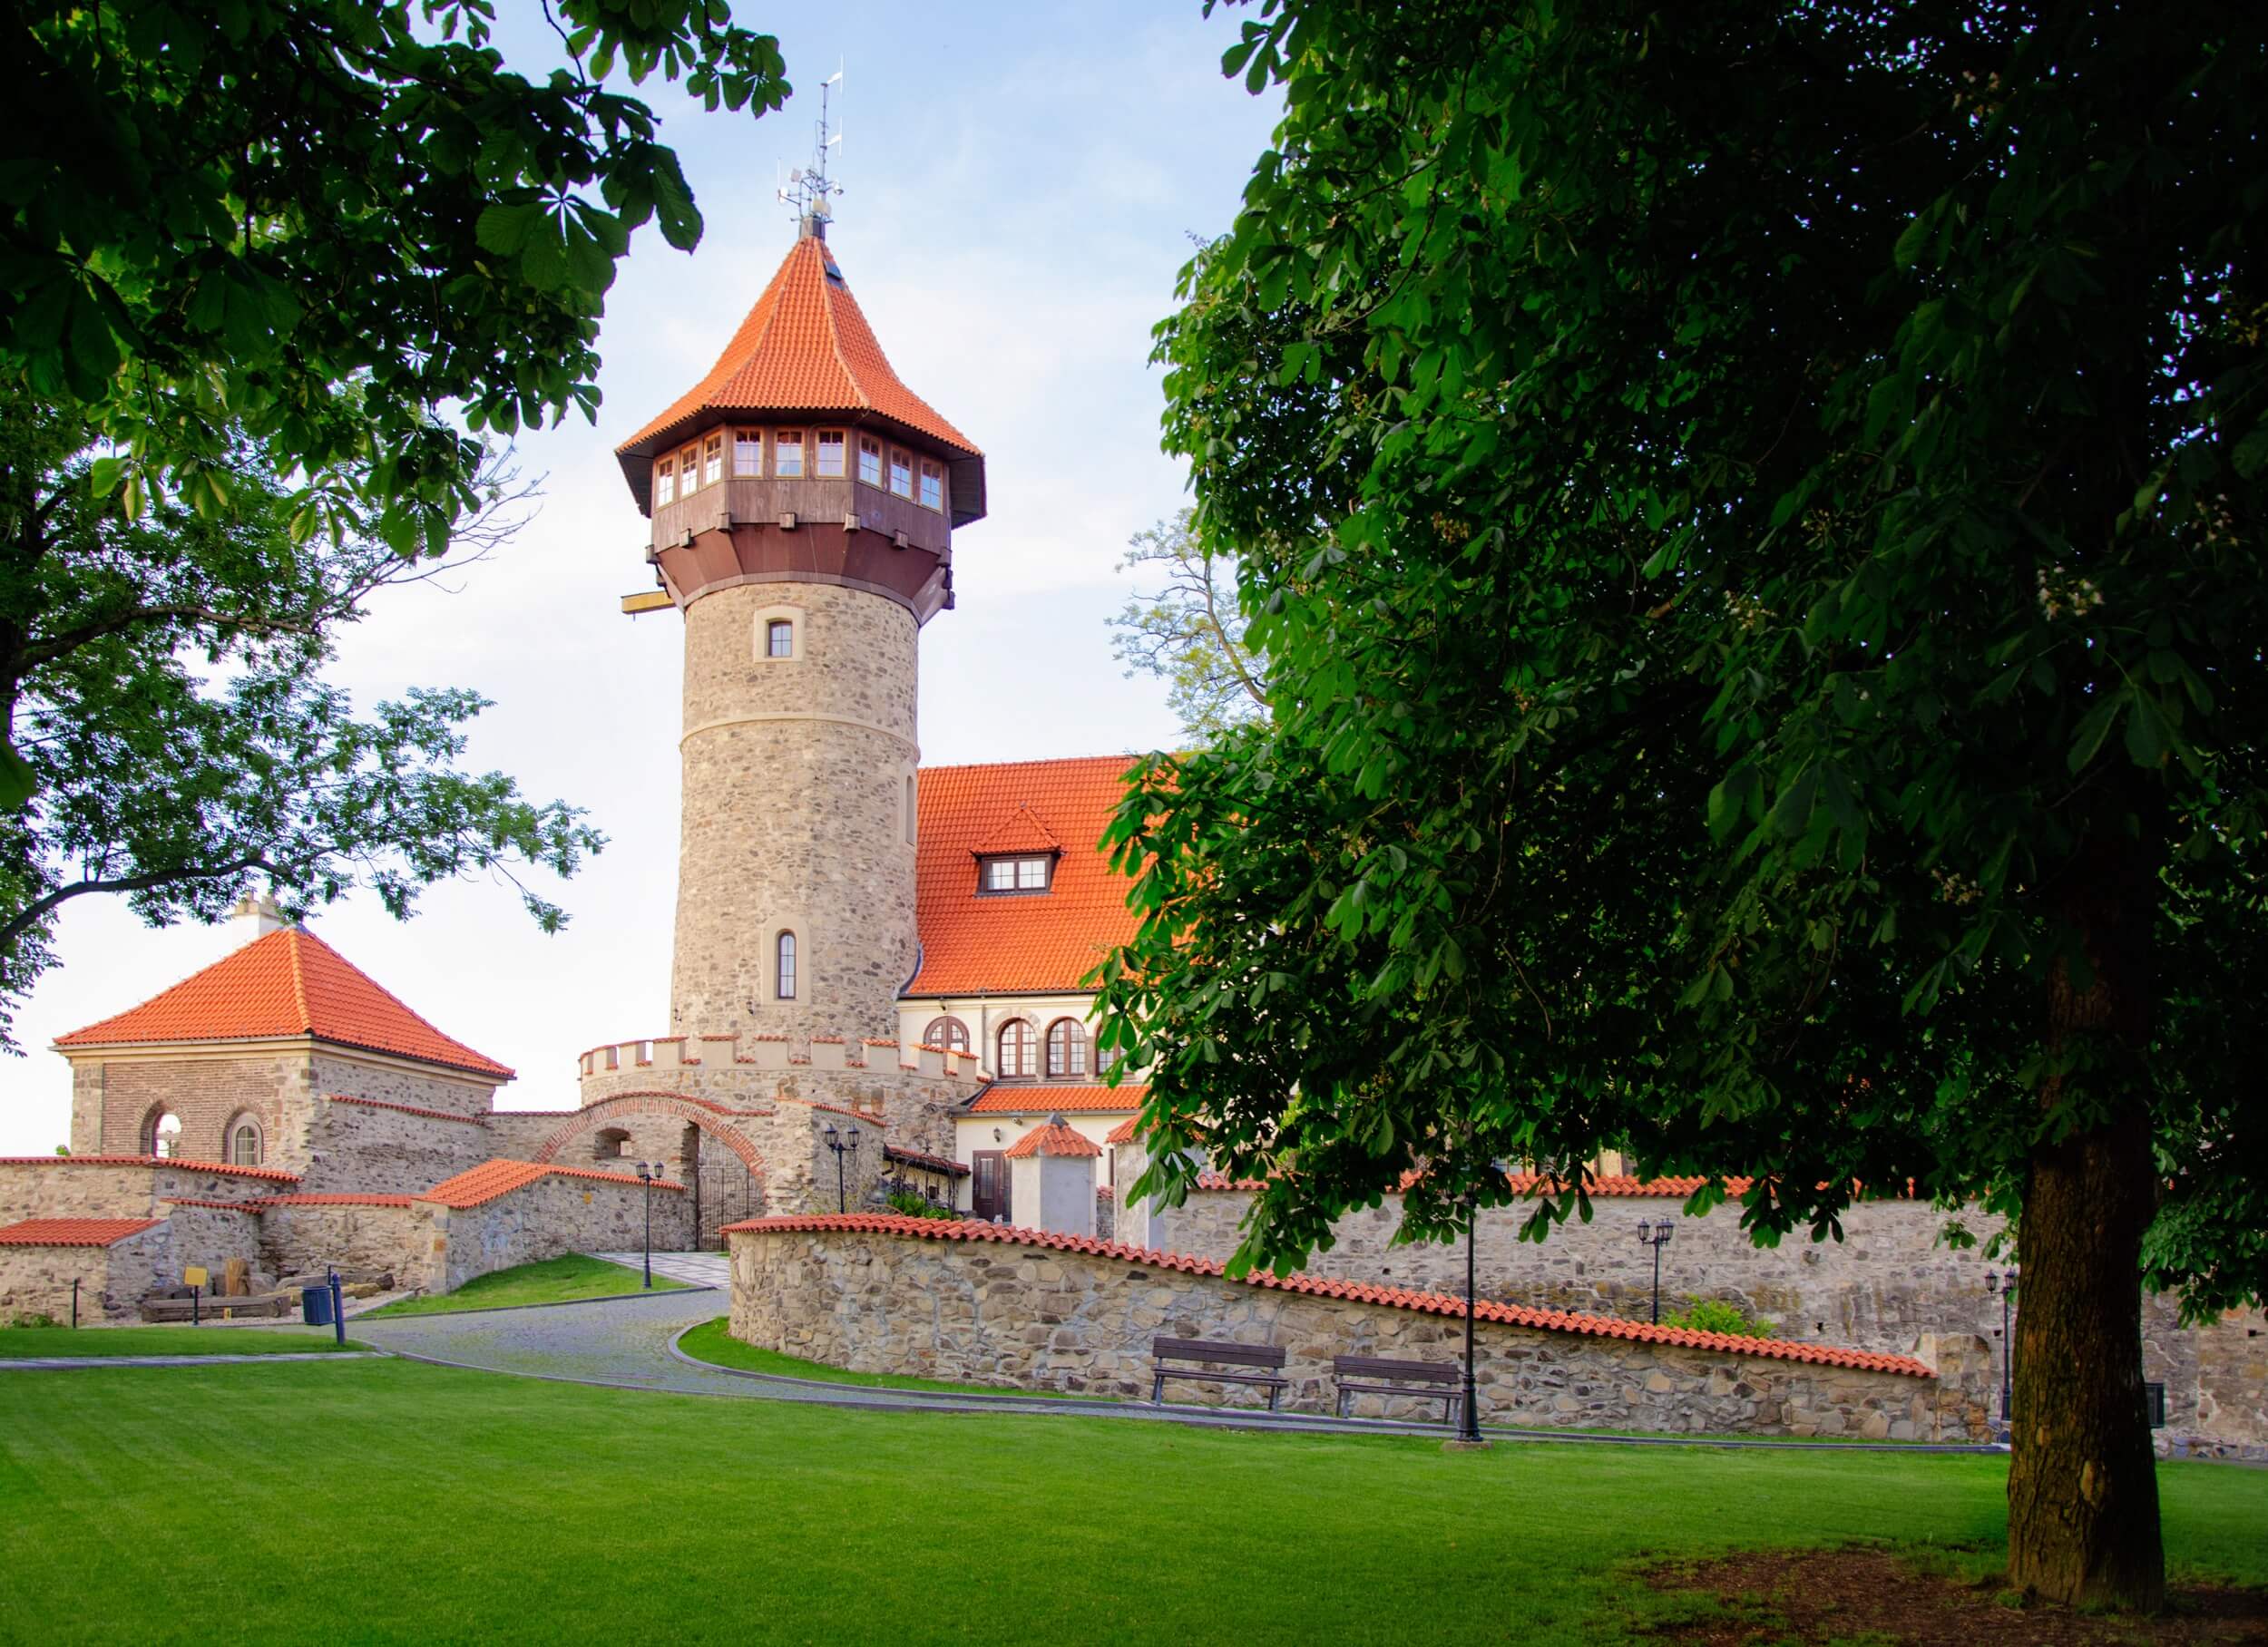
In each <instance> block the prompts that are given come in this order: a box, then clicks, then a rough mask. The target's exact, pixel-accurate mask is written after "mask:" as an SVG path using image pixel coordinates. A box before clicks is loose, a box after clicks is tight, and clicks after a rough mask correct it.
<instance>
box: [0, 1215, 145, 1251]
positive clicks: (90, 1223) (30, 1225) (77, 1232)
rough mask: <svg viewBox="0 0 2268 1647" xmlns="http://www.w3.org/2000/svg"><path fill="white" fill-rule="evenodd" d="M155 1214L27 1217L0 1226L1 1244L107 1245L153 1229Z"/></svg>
mask: <svg viewBox="0 0 2268 1647" xmlns="http://www.w3.org/2000/svg"><path fill="white" fill-rule="evenodd" d="M161 1222H162V1221H161V1220H160V1219H156V1218H26V1219H24V1220H23V1221H21V1222H20V1223H12V1224H10V1225H8V1226H7V1228H5V1229H0V1247H108V1246H114V1245H116V1244H117V1243H120V1242H122V1241H123V1240H125V1239H126V1237H127V1236H129V1235H139V1234H141V1233H142V1231H144V1230H149V1229H154V1228H156V1227H157V1225H158V1224H159V1223H161Z"/></svg>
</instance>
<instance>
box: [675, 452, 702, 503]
mask: <svg viewBox="0 0 2268 1647" xmlns="http://www.w3.org/2000/svg"><path fill="white" fill-rule="evenodd" d="M700 477H701V449H700V448H699V446H688V447H687V448H686V449H685V450H684V451H682V452H680V453H678V491H679V494H680V495H682V496H684V497H691V496H692V495H693V492H694V489H695V488H696V487H698V486H699V484H700V483H701V479H700Z"/></svg>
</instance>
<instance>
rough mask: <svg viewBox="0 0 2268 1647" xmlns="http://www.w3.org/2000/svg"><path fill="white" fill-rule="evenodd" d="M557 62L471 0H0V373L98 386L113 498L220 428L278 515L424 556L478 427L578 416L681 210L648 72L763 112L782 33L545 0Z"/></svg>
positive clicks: (216, 493)
mask: <svg viewBox="0 0 2268 1647" xmlns="http://www.w3.org/2000/svg"><path fill="white" fill-rule="evenodd" d="M543 13H544V15H545V16H546V17H547V18H548V19H550V20H551V21H552V25H553V27H554V29H555V30H556V31H557V32H558V34H559V37H560V40H561V44H562V52H563V54H564V56H565V58H566V60H567V63H568V66H566V67H563V68H560V69H555V70H552V71H551V72H549V73H539V74H537V75H535V76H533V77H530V76H528V75H526V74H523V73H515V72H513V70H512V69H511V68H510V67H508V66H507V65H506V63H504V61H503V54H501V53H500V52H499V51H498V50H497V49H496V48H495V47H494V44H492V43H491V38H490V24H491V21H492V19H493V17H494V6H493V5H491V4H490V0H230V4H227V5H192V4H181V3H178V0H107V3H106V4H104V5H42V4H33V3H19V4H15V5H8V6H6V7H5V8H0V63H5V69H0V86H5V92H6V96H7V103H8V110H9V116H10V121H11V127H12V132H13V136H12V137H11V140H10V144H9V151H10V152H9V158H8V160H7V161H6V163H5V165H4V166H0V205H4V206H5V217H0V371H5V373H6V374H7V375H10V376H12V377H15V378H18V379H20V380H21V381H22V382H23V383H24V384H25V385H28V386H29V387H30V389H31V390H32V391H33V392H34V394H36V395H40V396H42V397H43V398H46V399H51V400H52V399H63V398H68V399H71V400H73V401H76V402H77V403H78V404H81V405H82V406H83V407H84V408H85V409H86V413H87V415H88V416H89V417H90V419H92V421H93V423H94V424H95V426H96V428H97V429H98V431H99V432H100V433H102V434H104V435H106V436H108V437H109V438H110V439H111V440H112V441H113V442H115V443H117V444H118V446H119V448H120V450H119V452H118V453H117V454H116V456H115V458H114V461H112V462H111V463H106V464H105V465H104V467H103V470H102V471H101V472H100V473H99V474H98V477H97V478H98V482H99V483H100V484H103V485H104V486H112V485H122V487H123V490H124V495H125V497H126V500H127V503H128V507H129V509H130V511H131V510H138V509H139V508H140V507H141V506H142V501H143V500H144V499H145V498H150V497H153V496H155V495H156V494H158V493H160V492H166V491H171V492H174V493H176V494H178V495H179V496H180V497H181V498H183V499H185V500H186V501H187V502H189V503H190V504H191V506H192V507H195V508H197V509H199V510H209V509H212V508H216V507H218V506H219V505H220V503H221V502H223V501H224V500H225V493H226V489H227V486H228V483H229V478H230V474H229V471H230V453H231V449H232V443H233V441H234V440H235V439H236V437H237V434H238V432H239V431H240V430H241V431H242V432H244V433H248V434H249V435H250V436H251V437H252V438H253V439H255V440H257V441H259V442H260V443H263V444H264V445H265V446H267V448H268V449H269V453H270V454H271V456H272V458H273V460H274V463H275V466H276V469H277V471H278V472H279V473H286V474H290V475H292V476H294V478H295V479H298V480H300V481H303V482H305V493H304V496H303V497H302V498H301V500H300V502H301V508H300V509H299V510H298V511H297V512H294V514H293V516H292V525H293V529H294V530H295V531H299V532H301V533H303V534H304V533H306V532H308V531H313V530H315V529H316V528H317V527H318V524H319V525H325V526H328V527H331V528H333V529H335V530H338V531H366V532H368V533H370V534H373V535H376V536H377V537H380V538H382V539H384V540H385V541H387V542H388V543H390V544H392V545H393V546H394V547H395V548H396V549H397V550H400V551H403V552H405V553H407V552H411V551H425V552H430V553H439V552H441V551H443V550H444V548H445V545H446V541H447V536H448V531H449V528H450V526H451V524H452V523H453V522H454V521H455V520H456V519H457V518H458V517H459V516H460V515H462V514H464V513H465V512H469V511H472V510H474V509H476V508H477V506H478V504H477V500H476V498H475V495H474V474H475V473H476V471H477V468H478V463H479V457H480V447H479V444H478V442H477V440H475V439H474V438H470V437H468V436H467V435H466V434H464V433H463V432H461V431H460V430H459V429H457V428H456V427H455V426H453V424H452V423H449V422H444V421H443V418H442V415H441V414H444V413H451V414H454V413H456V412H460V411H461V413H462V414H463V420H464V423H465V424H467V425H469V427H470V429H471V430H472V431H473V434H474V435H477V434H480V433H481V432H482V431H484V430H486V431H494V432H498V433H501V434H511V433H512V432H513V430H514V429H515V428H517V427H518V426H519V425H520V424H534V423H536V422H537V421H538V420H540V419H542V418H543V417H546V416H549V417H552V418H553V419H556V418H558V417H560V416H562V415H563V414H565V412H566V411H567V410H568V409H569V408H571V407H573V408H580V409H581V410H582V412H583V413H584V414H586V415H591V416H594V417H595V414H596V412H597V408H598V402H599V391H598V387H597V384H596V377H597V372H598V365H599V356H598V353H597V346H596V345H597V337H598V324H599V317H600V313H601V307H602V305H603V303H604V300H605V295H606V290H607V287H609V285H611V282H612V280H613V277H614V267H615V265H616V263H617V262H619V261H620V260H621V258H622V257H623V256H624V255H625V254H626V253H627V251H628V249H629V246H630V240H631V234H632V232H633V231H634V230H636V229H639V228H640V226H641V225H643V224H645V223H647V222H648V221H650V220H651V221H655V222H658V224H659V226H660V230H661V233H662V236H663V238H664V239H667V240H668V241H669V242H670V244H671V245H672V246H676V247H678V248H680V249H690V248H691V247H692V246H693V245H694V244H695V243H696V242H697V241H698V240H699V238H700V232H701V219H700V214H699V211H698V210H695V208H694V204H693V199H692V195H691V193H690V192H689V190H688V189H687V187H686V183H685V178H684V175H683V173H682V171H680V169H679V164H678V161H677V157H676V155H675V154H674V153H673V152H672V151H670V149H668V148H667V147H665V146H663V145H662V144H661V143H660V141H658V139H657V133H658V126H659V122H658V121H657V119H656V117H655V115H654V113H653V112H652V111H651V110H650V109H649V108H648V107H647V106H646V105H645V104H644V103H642V102H640V101H639V100H638V99H637V98H635V97H633V96H631V95H628V94H626V93H623V92H622V91H621V90H620V89H617V83H618V82H619V81H623V80H626V81H627V82H628V83H630V84H631V85H633V86H635V85H638V84H640V83H644V82H646V81H648V80H650V79H652V78H653V77H655V76H656V75H659V76H660V77H661V78H662V79H664V80H668V81H678V82H682V83H683V84H684V86H685V89H686V90H687V91H688V92H689V93H691V94H692V95H693V96H694V97H696V98H698V99H699V100H700V101H701V102H702V103H704V104H705V105H706V106H707V107H708V108H709V109H712V110H713V109H716V108H718V107H719V106H722V107H724V108H728V109H736V110H737V109H743V108H745V109H748V110H751V111H752V112H756V113H758V114H760V113H762V112H764V111H766V110H767V109H774V108H777V107H778V106H779V105H780V103H781V102H782V101H783V100H784V99H785V98H786V96H787V90H788V87H787V81H786V80H785V78H784V65H783V64H782V62H781V60H780V55H779V50H778V46H777V42H776V41H774V40H773V39H772V37H770V36H769V35H764V34H754V33H751V32H750V31H748V30H747V29H743V28H737V27H735V26H733V24H732V23H731V14H730V10H729V8H728V6H727V5H724V4H723V0H546V4H545V5H544V6H543Z"/></svg>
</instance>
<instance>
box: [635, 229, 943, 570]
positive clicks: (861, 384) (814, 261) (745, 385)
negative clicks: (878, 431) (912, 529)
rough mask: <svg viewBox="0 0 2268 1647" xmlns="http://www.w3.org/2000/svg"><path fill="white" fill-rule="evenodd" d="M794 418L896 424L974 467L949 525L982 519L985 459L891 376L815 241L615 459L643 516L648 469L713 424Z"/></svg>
mask: <svg viewBox="0 0 2268 1647" xmlns="http://www.w3.org/2000/svg"><path fill="white" fill-rule="evenodd" d="M790 412H793V413H836V414H840V415H841V416H842V417H843V419H844V421H846V422H848V423H861V422H867V421H875V422H880V423H885V424H895V425H897V426H898V427H899V428H901V429H904V430H905V431H908V432H910V433H912V434H916V435H921V436H925V437H927V439H929V440H930V441H932V442H934V443H937V444H939V445H942V446H944V447H946V448H948V449H949V450H950V453H952V454H953V455H956V456H958V457H959V458H961V459H963V460H969V461H967V462H963V463H955V464H954V465H953V471H954V473H953V503H954V508H953V515H954V519H953V524H954V525H956V526H958V525H962V524H963V523H965V522H966V521H971V520H974V519H975V518H976V517H977V516H979V515H982V513H983V512H984V503H983V467H982V464H983V453H981V452H979V451H978V450H977V448H976V443H974V442H973V441H972V440H970V439H969V437H968V436H967V435H965V434H962V433H961V431H960V430H958V429H956V428H954V427H953V425H952V424H949V423H947V422H946V421H945V420H944V419H943V417H942V416H940V415H939V414H938V413H937V411H936V409H935V408H934V407H933V406H932V405H930V404H929V403H928V402H927V401H925V400H924V399H923V398H922V397H921V396H920V395H916V394H914V391H913V390H911V389H909V388H907V387H906V386H905V385H904V382H903V381H902V380H901V379H900V378H899V376H898V375H897V373H896V372H894V371H893V370H892V369H891V366H890V362H889V359H888V357H887V356H885V355H884V354H883V352H882V345H881V344H880V343H879V342H877V341H876V340H875V334H874V328H873V327H872V326H868V325H867V324H866V317H865V315H864V314H862V313H861V312H860V311H859V307H858V300H857V299H856V298H855V297H852V296H851V293H850V287H849V285H848V284H847V283H846V281H845V280H844V278H843V271H842V270H841V269H840V268H837V267H836V262H835V256H834V254H833V253H832V252H830V251H829V250H828V249H827V244H826V241H825V240H823V239H819V238H818V237H817V236H816V235H806V236H805V237H804V238H803V239H800V240H797V242H796V244H795V247H794V249H792V250H790V251H789V252H788V254H787V257H786V258H783V259H782V260H781V262H780V266H779V269H778V272H777V273H776V274H774V275H773V276H772V280H771V284H770V285H769V286H767V287H765V288H764V293H763V296H761V297H758V298H757V300H756V307H754V308H752V309H750V310H749V311H748V318H746V319H745V320H743V321H741V322H740V329H739V330H738V331H737V332H735V333H733V335H732V341H731V342H729V343H728V344H726V345H725V350H724V353H723V354H721V355H719V356H717V364H716V365H713V366H711V367H709V375H707V376H705V377H703V378H702V379H701V380H700V382H699V383H697V384H695V385H693V386H692V387H691V388H690V389H688V390H687V391H686V392H685V393H684V394H683V395H679V396H678V398H677V399H676V401H674V402H673V403H671V404H670V409H669V410H668V411H666V412H664V413H662V414H661V415H660V416H659V417H657V418H655V419H654V420H653V421H652V422H651V423H650V424H647V425H646V426H645V427H644V428H642V429H640V430H639V432H638V433H637V434H633V435H632V436H631V438H630V439H629V440H627V441H624V442H623V443H621V445H620V446H618V447H616V448H615V453H616V454H617V456H619V457H620V458H621V463H622V473H623V474H624V475H625V476H626V477H627V478H628V479H629V481H630V484H631V491H632V492H635V493H637V496H638V502H639V507H640V508H641V509H643V508H648V507H650V496H649V493H650V486H651V481H652V477H651V472H650V467H649V463H650V459H651V458H652V457H653V456H654V455H655V454H656V453H659V452H661V451H663V450H664V449H666V448H667V447H668V446H669V445H670V444H672V443H674V442H675V440H676V439H677V438H678V437H679V435H682V434H689V433H691V432H692V431H693V429H694V428H696V427H697V426H699V424H702V423H703V422H704V421H714V420H713V418H711V417H710V416H709V414H733V413H790ZM972 483H973V484H972ZM964 489H968V490H967V492H966V496H965V497H964V496H963V492H964Z"/></svg>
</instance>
